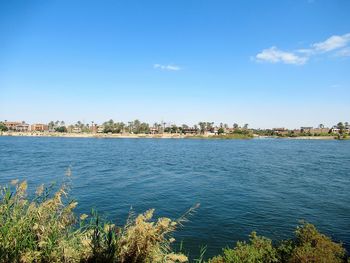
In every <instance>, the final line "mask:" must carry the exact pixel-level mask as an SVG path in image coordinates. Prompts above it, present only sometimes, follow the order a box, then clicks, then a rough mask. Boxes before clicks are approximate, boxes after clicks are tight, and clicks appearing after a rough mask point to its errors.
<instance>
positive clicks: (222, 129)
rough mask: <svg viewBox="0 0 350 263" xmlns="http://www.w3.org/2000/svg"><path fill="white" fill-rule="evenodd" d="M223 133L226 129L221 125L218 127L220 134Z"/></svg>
mask: <svg viewBox="0 0 350 263" xmlns="http://www.w3.org/2000/svg"><path fill="white" fill-rule="evenodd" d="M223 133H225V130H224V128H222V127H220V128H219V129H218V134H219V135H220V134H223Z"/></svg>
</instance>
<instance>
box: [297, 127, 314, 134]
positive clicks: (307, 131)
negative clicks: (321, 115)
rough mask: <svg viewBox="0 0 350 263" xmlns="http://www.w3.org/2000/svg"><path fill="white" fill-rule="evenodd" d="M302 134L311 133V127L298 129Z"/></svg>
mask: <svg viewBox="0 0 350 263" xmlns="http://www.w3.org/2000/svg"><path fill="white" fill-rule="evenodd" d="M300 130H301V132H302V133H312V130H313V127H300Z"/></svg>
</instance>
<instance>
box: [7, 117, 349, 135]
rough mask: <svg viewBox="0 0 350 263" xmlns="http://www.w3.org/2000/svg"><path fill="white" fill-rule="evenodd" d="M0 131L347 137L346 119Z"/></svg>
mask: <svg viewBox="0 0 350 263" xmlns="http://www.w3.org/2000/svg"><path fill="white" fill-rule="evenodd" d="M0 132H1V134H2V135H16V134H17V133H20V134H22V135H30V134H33V135H40V134H50V133H51V134H96V135H98V134H101V135H102V134H110V135H117V134H119V135H142V134H143V135H183V136H206V137H210V136H213V137H215V136H221V137H224V136H226V137H230V136H231V137H232V138H234V137H241V138H245V137H247V138H249V137H256V136H272V137H306V136H316V137H322V136H324V137H338V138H347V136H348V135H349V133H350V125H349V123H348V122H344V123H343V122H339V123H337V124H335V125H334V126H332V127H325V126H324V125H323V124H319V125H318V126H317V127H300V128H299V129H292V130H291V129H286V128H283V127H277V128H271V129H252V128H249V125H248V124H244V125H242V126H240V125H238V124H237V123H234V124H233V125H231V126H230V125H228V124H225V123H220V124H218V125H215V124H214V122H199V123H198V125H193V126H188V125H186V124H183V125H181V126H177V125H175V124H168V123H165V122H160V123H154V124H152V125H151V124H148V123H145V122H141V121H139V120H134V121H130V122H128V123H123V122H115V121H113V120H109V121H106V122H104V123H103V124H100V125H99V124H97V123H94V122H93V121H92V122H91V123H83V122H81V121H78V122H76V123H75V124H70V125H66V124H65V122H64V121H51V122H49V123H47V124H46V123H33V124H29V123H27V122H25V121H8V120H5V121H0Z"/></svg>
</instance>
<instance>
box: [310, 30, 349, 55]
mask: <svg viewBox="0 0 350 263" xmlns="http://www.w3.org/2000/svg"><path fill="white" fill-rule="evenodd" d="M349 42H350V33H348V34H345V35H342V36H336V35H334V36H331V37H330V38H328V39H326V40H325V41H323V42H318V43H315V44H313V45H312V47H313V48H314V50H315V51H320V52H329V51H332V50H335V49H338V48H342V47H345V46H346V45H347V44H348V43H349Z"/></svg>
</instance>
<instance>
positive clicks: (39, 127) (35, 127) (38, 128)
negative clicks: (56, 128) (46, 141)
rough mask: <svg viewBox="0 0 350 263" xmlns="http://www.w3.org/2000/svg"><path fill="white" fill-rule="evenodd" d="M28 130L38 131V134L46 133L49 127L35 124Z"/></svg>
mask: <svg viewBox="0 0 350 263" xmlns="http://www.w3.org/2000/svg"><path fill="white" fill-rule="evenodd" d="M30 130H31V131H40V132H43V131H48V130H49V126H48V125H46V124H41V123H35V124H32V125H31V126H30Z"/></svg>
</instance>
